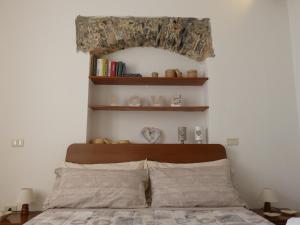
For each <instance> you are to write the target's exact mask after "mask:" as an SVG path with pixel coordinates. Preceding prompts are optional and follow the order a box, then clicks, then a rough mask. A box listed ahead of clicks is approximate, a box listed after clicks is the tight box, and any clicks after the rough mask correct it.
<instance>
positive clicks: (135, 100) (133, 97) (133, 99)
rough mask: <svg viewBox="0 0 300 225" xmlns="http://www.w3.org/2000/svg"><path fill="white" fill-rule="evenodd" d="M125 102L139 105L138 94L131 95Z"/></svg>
mask: <svg viewBox="0 0 300 225" xmlns="http://www.w3.org/2000/svg"><path fill="white" fill-rule="evenodd" d="M127 104H128V105H129V106H137V107H138V106H141V98H140V97H139V96H132V97H130V98H129V100H128V103H127Z"/></svg>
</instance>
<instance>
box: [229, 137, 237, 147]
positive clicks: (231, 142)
mask: <svg viewBox="0 0 300 225" xmlns="http://www.w3.org/2000/svg"><path fill="white" fill-rule="evenodd" d="M227 145H228V146H237V145H239V139H238V138H227Z"/></svg>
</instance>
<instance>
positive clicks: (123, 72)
mask: <svg viewBox="0 0 300 225" xmlns="http://www.w3.org/2000/svg"><path fill="white" fill-rule="evenodd" d="M125 71H126V64H125V63H122V77H123V76H124V74H125Z"/></svg>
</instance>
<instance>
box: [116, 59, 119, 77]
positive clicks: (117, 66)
mask: <svg viewBox="0 0 300 225" xmlns="http://www.w3.org/2000/svg"><path fill="white" fill-rule="evenodd" d="M119 66H120V63H119V62H116V75H117V77H119Z"/></svg>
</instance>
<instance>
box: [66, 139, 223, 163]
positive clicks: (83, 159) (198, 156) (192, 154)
mask: <svg viewBox="0 0 300 225" xmlns="http://www.w3.org/2000/svg"><path fill="white" fill-rule="evenodd" d="M224 158H226V151H225V148H224V147H223V146H222V145H218V144H107V145H106V144H72V145H70V146H69V148H68V151H67V155H66V162H73V163H79V164H95V163H119V162H128V161H138V160H144V159H148V160H153V161H159V162H170V163H196V162H208V161H214V160H219V159H224Z"/></svg>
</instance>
